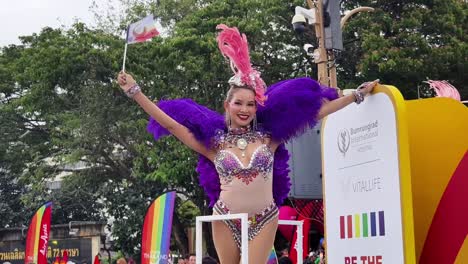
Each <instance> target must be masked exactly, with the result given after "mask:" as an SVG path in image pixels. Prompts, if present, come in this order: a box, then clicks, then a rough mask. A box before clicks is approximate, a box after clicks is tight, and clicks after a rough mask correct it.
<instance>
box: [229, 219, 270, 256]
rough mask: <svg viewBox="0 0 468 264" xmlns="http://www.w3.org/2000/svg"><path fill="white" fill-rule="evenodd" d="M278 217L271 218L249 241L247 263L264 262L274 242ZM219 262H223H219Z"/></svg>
mask: <svg viewBox="0 0 468 264" xmlns="http://www.w3.org/2000/svg"><path fill="white" fill-rule="evenodd" d="M277 228H278V217H276V218H275V219H273V220H271V222H270V223H268V224H267V225H266V226H265V227H263V229H262V231H260V233H259V234H258V235H257V236H255V237H254V239H252V240H251V241H249V263H266V262H267V260H268V256H269V255H270V252H271V249H272V248H273V244H274V242H275V235H276V229H277ZM221 264H223V263H222V262H221Z"/></svg>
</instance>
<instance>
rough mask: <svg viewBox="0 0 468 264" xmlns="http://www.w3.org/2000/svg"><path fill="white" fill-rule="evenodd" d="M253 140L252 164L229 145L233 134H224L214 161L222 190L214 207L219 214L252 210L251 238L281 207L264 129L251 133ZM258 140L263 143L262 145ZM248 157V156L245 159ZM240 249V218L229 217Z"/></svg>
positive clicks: (250, 212)
mask: <svg viewBox="0 0 468 264" xmlns="http://www.w3.org/2000/svg"><path fill="white" fill-rule="evenodd" d="M248 133H251V134H249V135H247V137H249V139H250V141H249V142H251V143H254V142H255V143H257V144H255V145H257V146H256V147H255V149H254V151H253V152H252V156H251V157H250V161H249V163H248V164H244V163H242V161H241V159H240V158H239V157H238V156H237V155H236V154H235V153H234V152H233V151H232V150H230V149H229V148H235V147H233V146H232V143H233V142H232V140H231V142H229V140H226V137H227V139H229V134H227V135H226V137H221V139H220V140H221V141H220V144H219V146H220V150H219V151H218V153H217V154H216V156H215V159H214V164H215V167H216V170H217V172H218V174H219V178H220V183H221V193H220V197H219V200H218V201H217V203H216V204H215V206H214V207H213V210H214V212H215V213H216V214H229V213H248V215H249V240H252V239H253V238H254V237H255V236H256V235H257V234H258V233H259V232H260V230H261V229H262V228H263V227H264V226H265V225H266V224H268V223H269V222H270V221H271V220H273V219H275V218H276V217H277V216H278V208H277V206H276V204H275V203H274V201H273V191H272V188H273V157H274V153H273V152H272V151H271V150H270V148H269V146H268V145H267V144H266V139H267V137H268V136H267V135H266V134H264V133H260V132H248ZM258 143H262V144H260V145H258ZM245 160H248V159H245ZM225 223H226V224H227V225H228V227H229V228H230V230H231V231H232V233H233V236H234V240H235V241H236V243H237V246H238V247H239V248H240V241H241V233H240V230H241V229H240V220H226V221H225Z"/></svg>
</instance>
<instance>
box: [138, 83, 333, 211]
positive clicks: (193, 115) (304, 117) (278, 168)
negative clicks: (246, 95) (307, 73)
mask: <svg viewBox="0 0 468 264" xmlns="http://www.w3.org/2000/svg"><path fill="white" fill-rule="evenodd" d="M266 95H268V100H267V101H266V104H265V106H264V107H262V106H259V108H258V112H257V116H258V120H259V122H260V123H262V125H263V129H264V130H265V131H268V132H269V133H271V135H272V137H273V138H274V139H275V140H277V141H280V142H285V141H287V140H289V139H290V138H291V137H294V136H298V135H300V134H301V133H303V132H304V131H305V130H306V128H307V127H308V126H310V127H313V126H314V125H315V124H316V123H317V120H316V116H317V114H318V112H319V110H320V107H321V105H322V102H323V99H327V100H333V99H335V98H337V93H336V90H335V89H332V88H328V87H323V86H321V85H320V84H319V83H317V82H316V81H314V80H312V79H310V78H298V79H292V80H286V81H282V82H279V83H276V84H274V85H272V86H271V87H270V88H269V89H268V90H267V92H266ZM158 106H159V107H160V108H161V109H162V110H163V111H164V112H165V113H166V114H168V115H169V116H171V117H172V118H174V119H175V120H176V121H177V122H178V123H180V124H182V125H184V126H186V127H187V128H188V129H189V130H190V131H191V132H192V133H193V135H194V136H195V138H196V139H197V140H199V141H200V142H203V144H205V146H206V147H207V148H211V147H212V143H213V137H214V136H215V135H216V131H218V130H224V131H225V130H226V126H225V123H224V118H223V116H222V115H221V114H219V113H217V112H215V111H213V110H210V109H208V108H206V107H204V106H201V105H198V104H197V103H195V102H194V101H192V100H190V99H177V100H169V101H161V102H159V104H158ZM147 130H148V132H149V133H151V134H153V136H154V139H155V140H158V139H159V138H161V137H162V136H166V135H169V131H167V130H166V129H165V128H163V127H162V126H161V125H159V124H158V123H157V122H156V121H155V120H154V119H153V118H150V121H149V124H148V126H147ZM288 160H289V153H288V151H287V150H286V148H285V146H284V144H280V145H279V147H278V148H277V150H276V152H275V157H274V163H273V197H274V199H275V203H276V204H277V205H278V206H279V205H282V204H283V201H284V199H285V198H286V197H287V196H288V193H289V190H290V187H291V182H290V179H289V165H288ZM196 170H197V172H198V173H199V174H200V178H199V181H200V186H202V187H203V189H204V190H205V193H206V195H207V196H208V198H209V200H210V206H213V205H214V204H215V202H216V201H217V200H218V198H219V194H220V192H221V187H220V182H219V176H218V173H217V172H216V169H215V166H214V164H213V163H212V162H211V161H210V160H209V159H207V158H206V157H204V156H202V155H199V159H198V165H197V169H196Z"/></svg>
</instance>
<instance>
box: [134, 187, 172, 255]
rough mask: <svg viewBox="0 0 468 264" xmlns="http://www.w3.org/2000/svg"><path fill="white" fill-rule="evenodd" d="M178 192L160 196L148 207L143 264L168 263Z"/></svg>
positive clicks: (143, 242)
mask: <svg viewBox="0 0 468 264" xmlns="http://www.w3.org/2000/svg"><path fill="white" fill-rule="evenodd" d="M175 198H176V192H168V193H165V194H163V195H161V196H159V197H158V198H157V199H156V200H155V201H154V202H153V203H152V204H151V206H150V207H149V208H148V211H147V212H146V216H145V221H144V224H143V233H142V241H141V263H142V264H166V263H168V258H169V245H170V241H171V229H172V216H173V214H174V203H175Z"/></svg>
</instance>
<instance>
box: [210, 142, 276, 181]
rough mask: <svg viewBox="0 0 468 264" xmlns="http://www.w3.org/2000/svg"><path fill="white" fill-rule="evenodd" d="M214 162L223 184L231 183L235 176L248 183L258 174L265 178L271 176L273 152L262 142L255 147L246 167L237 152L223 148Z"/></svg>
mask: <svg viewBox="0 0 468 264" xmlns="http://www.w3.org/2000/svg"><path fill="white" fill-rule="evenodd" d="M214 164H215V167H216V170H217V172H218V174H219V177H220V181H221V183H222V184H227V183H230V182H231V181H232V180H233V179H234V178H238V179H239V180H241V181H242V182H244V183H245V184H247V185H248V184H249V183H251V182H252V181H253V180H254V179H255V178H256V177H257V176H258V175H262V176H263V177H264V178H265V180H266V179H268V177H271V172H272V171H273V153H272V152H271V150H270V148H269V147H268V146H267V145H265V144H262V145H260V146H258V147H257V148H256V149H255V151H254V152H253V153H252V157H251V158H250V162H249V164H248V165H247V166H246V167H244V165H243V164H242V162H241V161H240V160H239V158H238V157H237V156H236V154H234V153H233V152H232V151H230V150H227V149H222V150H220V151H219V152H218V153H217V154H216V157H215V159H214Z"/></svg>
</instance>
